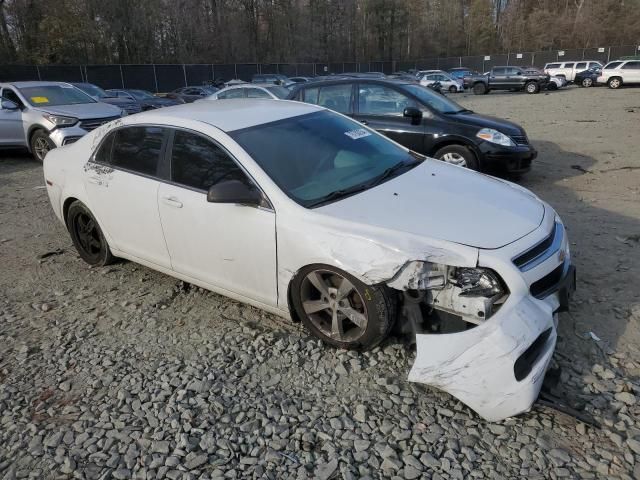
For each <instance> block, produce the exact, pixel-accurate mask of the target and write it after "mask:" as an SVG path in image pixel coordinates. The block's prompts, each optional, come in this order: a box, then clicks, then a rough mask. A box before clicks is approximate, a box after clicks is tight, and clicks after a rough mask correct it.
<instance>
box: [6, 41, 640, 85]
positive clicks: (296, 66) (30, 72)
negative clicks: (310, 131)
mask: <svg viewBox="0 0 640 480" xmlns="http://www.w3.org/2000/svg"><path fill="white" fill-rule="evenodd" d="M631 55H640V46H638V45H622V46H617V47H603V48H602V47H601V48H581V49H573V50H559V51H556V50H554V51H543V52H525V53H505V54H498V55H477V56H467V57H444V58H427V59H424V60H416V61H398V62H396V61H387V62H331V63H235V64H195V65H194V64H191V65H188V64H153V65H152V64H147V65H3V66H1V67H0V81H20V80H50V81H64V82H90V83H95V84H96V85H99V86H101V87H102V88H139V89H143V90H149V91H152V92H168V91H171V90H174V89H176V88H179V87H184V86H187V85H202V84H205V83H208V82H210V81H212V80H215V79H224V80H230V79H234V78H237V79H240V80H246V81H249V80H251V77H252V75H254V74H256V73H279V74H283V75H287V76H290V77H294V76H315V75H327V74H339V73H347V72H384V73H392V72H395V71H399V70H409V69H414V68H415V69H420V70H426V69H442V70H446V69H449V68H454V67H468V68H471V69H473V70H478V71H480V72H485V71H487V70H489V69H490V68H491V67H493V66H495V65H519V66H529V65H534V66H537V67H542V66H544V64H545V63H550V62H558V61H563V60H564V61H572V60H599V61H601V62H608V61H610V60H615V59H617V58H619V57H623V56H631Z"/></svg>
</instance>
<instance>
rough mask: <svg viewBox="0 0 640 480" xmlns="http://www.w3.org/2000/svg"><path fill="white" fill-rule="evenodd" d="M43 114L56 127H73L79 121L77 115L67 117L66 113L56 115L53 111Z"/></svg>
mask: <svg viewBox="0 0 640 480" xmlns="http://www.w3.org/2000/svg"><path fill="white" fill-rule="evenodd" d="M42 116H43V117H44V118H46V119H47V120H49V121H50V122H51V123H53V124H54V125H55V126H56V127H71V126H73V125H75V124H76V123H78V119H77V118H75V117H65V116H64V115H54V114H51V113H45V114H43V115H42Z"/></svg>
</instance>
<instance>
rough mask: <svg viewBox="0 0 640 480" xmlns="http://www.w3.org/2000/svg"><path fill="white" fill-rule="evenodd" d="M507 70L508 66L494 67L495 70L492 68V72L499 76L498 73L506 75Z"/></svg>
mask: <svg viewBox="0 0 640 480" xmlns="http://www.w3.org/2000/svg"><path fill="white" fill-rule="evenodd" d="M506 71H507V69H506V68H494V69H493V70H491V73H492V74H493V75H495V76H498V75H505V74H506Z"/></svg>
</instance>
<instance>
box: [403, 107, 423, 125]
mask: <svg viewBox="0 0 640 480" xmlns="http://www.w3.org/2000/svg"><path fill="white" fill-rule="evenodd" d="M402 115H403V116H405V117H407V118H410V119H411V124H412V125H417V124H418V123H420V120H422V112H421V111H420V109H419V108H416V107H407V108H405V109H404V112H402Z"/></svg>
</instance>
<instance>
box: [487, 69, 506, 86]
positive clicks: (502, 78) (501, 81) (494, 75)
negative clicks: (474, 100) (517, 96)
mask: <svg viewBox="0 0 640 480" xmlns="http://www.w3.org/2000/svg"><path fill="white" fill-rule="evenodd" d="M489 87H490V88H498V89H500V88H509V85H508V83H507V69H506V68H492V69H491V72H489Z"/></svg>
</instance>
